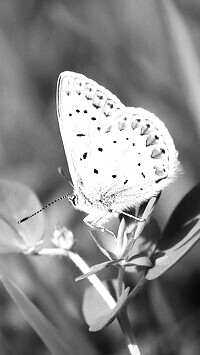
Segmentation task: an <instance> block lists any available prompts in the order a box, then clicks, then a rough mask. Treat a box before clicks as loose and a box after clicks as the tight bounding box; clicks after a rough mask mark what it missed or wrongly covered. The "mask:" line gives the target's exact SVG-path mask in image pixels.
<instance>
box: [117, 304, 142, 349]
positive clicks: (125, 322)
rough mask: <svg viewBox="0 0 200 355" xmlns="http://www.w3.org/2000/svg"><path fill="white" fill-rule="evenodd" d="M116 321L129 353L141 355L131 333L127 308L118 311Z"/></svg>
mask: <svg viewBox="0 0 200 355" xmlns="http://www.w3.org/2000/svg"><path fill="white" fill-rule="evenodd" d="M118 322H119V325H120V327H121V330H122V332H123V334H124V338H125V340H126V344H127V348H128V350H129V353H130V354H131V355H141V353H140V349H139V347H138V345H137V342H136V339H135V336H134V334H133V330H132V329H131V324H130V322H129V319H128V315H127V308H125V309H123V310H122V311H121V312H120V314H119V316H118Z"/></svg>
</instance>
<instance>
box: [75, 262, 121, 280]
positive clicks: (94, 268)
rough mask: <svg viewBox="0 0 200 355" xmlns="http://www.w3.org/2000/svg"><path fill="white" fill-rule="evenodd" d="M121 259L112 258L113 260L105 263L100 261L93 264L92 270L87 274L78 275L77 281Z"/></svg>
mask: <svg viewBox="0 0 200 355" xmlns="http://www.w3.org/2000/svg"><path fill="white" fill-rule="evenodd" d="M118 262H119V260H111V261H105V262H103V263H100V264H96V265H93V266H91V267H90V271H89V272H87V274H83V275H80V276H78V277H77V278H76V279H75V281H80V280H83V279H85V278H86V277H88V276H90V275H93V274H96V273H97V272H99V271H101V270H103V269H105V268H106V267H108V266H111V265H113V264H116V263H118Z"/></svg>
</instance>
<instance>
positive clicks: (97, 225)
mask: <svg viewBox="0 0 200 355" xmlns="http://www.w3.org/2000/svg"><path fill="white" fill-rule="evenodd" d="M101 220H102V222H101V223H99V222H100V221H101ZM103 220H104V218H102V217H100V218H96V219H93V220H91V216H90V215H88V216H86V217H85V218H84V219H83V221H84V223H85V224H86V225H87V226H88V227H90V228H92V229H95V230H99V231H100V232H103V233H105V232H106V233H108V234H111V235H112V236H115V234H114V233H113V232H112V231H111V230H109V229H107V228H105V227H104V226H103V225H102V223H103ZM105 221H106V220H105Z"/></svg>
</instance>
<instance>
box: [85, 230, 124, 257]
mask: <svg viewBox="0 0 200 355" xmlns="http://www.w3.org/2000/svg"><path fill="white" fill-rule="evenodd" d="M91 234H92V237H93V238H94V240H95V242H96V244H97V245H98V247H99V249H100V250H101V251H102V253H103V254H104V255H106V256H107V258H109V259H115V258H116V257H117V251H118V250H117V241H116V236H115V235H114V234H113V235H112V234H110V233H108V232H107V231H106V230H105V231H104V232H101V231H100V230H92V231H91Z"/></svg>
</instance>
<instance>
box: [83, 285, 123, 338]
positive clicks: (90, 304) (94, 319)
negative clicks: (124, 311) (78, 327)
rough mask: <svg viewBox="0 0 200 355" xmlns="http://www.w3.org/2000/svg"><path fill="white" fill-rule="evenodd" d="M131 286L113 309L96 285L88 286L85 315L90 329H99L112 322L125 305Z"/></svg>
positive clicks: (85, 297)
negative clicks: (96, 288)
mask: <svg viewBox="0 0 200 355" xmlns="http://www.w3.org/2000/svg"><path fill="white" fill-rule="evenodd" d="M129 289H130V288H126V289H125V290H124V292H123V294H122V295H121V297H120V299H119V301H118V302H117V304H116V306H115V308H113V309H112V310H111V309H110V308H109V307H108V305H107V303H106V302H105V301H104V300H103V299H102V297H101V295H100V294H99V293H98V292H97V291H96V290H95V288H94V287H92V286H91V287H88V288H87V289H86V291H85V294H84V298H83V315H84V318H85V321H86V322H87V324H88V325H89V327H90V328H89V330H90V331H98V330H100V329H102V328H103V327H105V326H106V325H108V324H109V323H111V322H112V321H113V319H114V318H115V317H116V316H117V314H118V312H119V311H120V309H121V308H122V307H123V305H124V303H125V301H126V299H127V296H128V293H129Z"/></svg>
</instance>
